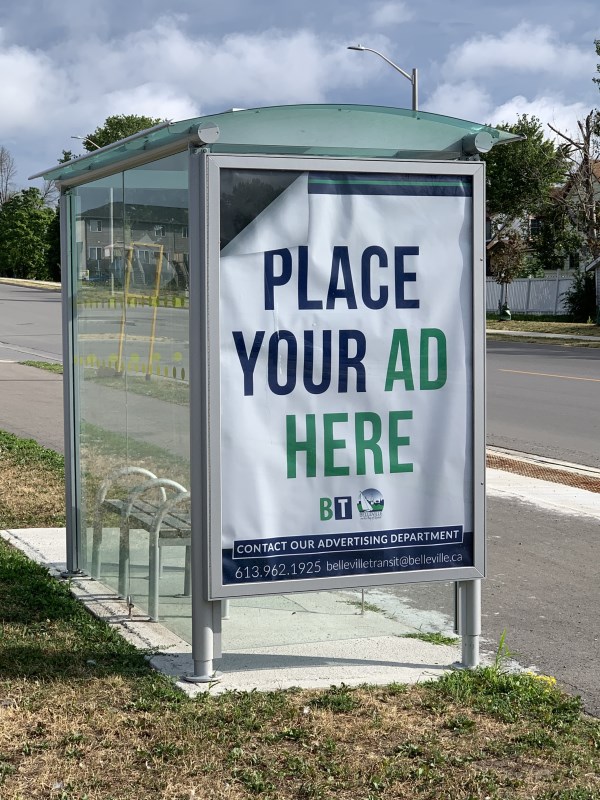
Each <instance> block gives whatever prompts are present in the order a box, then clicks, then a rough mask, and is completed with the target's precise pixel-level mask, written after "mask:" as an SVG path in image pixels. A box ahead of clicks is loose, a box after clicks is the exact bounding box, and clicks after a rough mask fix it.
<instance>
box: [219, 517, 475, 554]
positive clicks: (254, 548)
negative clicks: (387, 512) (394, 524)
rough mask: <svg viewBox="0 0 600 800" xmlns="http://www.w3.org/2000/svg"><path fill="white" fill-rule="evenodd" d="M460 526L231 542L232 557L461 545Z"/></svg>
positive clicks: (461, 530)
mask: <svg viewBox="0 0 600 800" xmlns="http://www.w3.org/2000/svg"><path fill="white" fill-rule="evenodd" d="M462 541H463V528H462V525H445V526H441V527H440V526H438V527H425V528H393V529H392V530H384V531H376V532H372V533H368V532H362V533H331V534H323V533H317V534H307V535H305V536H279V537H275V538H272V539H241V540H236V541H235V542H234V543H233V557H234V558H239V559H247V558H250V559H256V558H279V557H280V556H284V555H296V554H298V553H301V554H302V555H304V556H308V555H311V556H312V555H321V554H323V553H353V552H361V551H368V552H370V551H372V550H388V549H390V548H391V549H396V548H397V547H447V546H449V545H454V544H462Z"/></svg>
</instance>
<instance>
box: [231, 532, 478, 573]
mask: <svg viewBox="0 0 600 800" xmlns="http://www.w3.org/2000/svg"><path fill="white" fill-rule="evenodd" d="M222 557H223V584H224V585H236V586H239V585H243V584H254V583H272V582H278V581H294V580H312V579H313V578H339V577H347V576H356V575H383V574H395V573H402V572H414V571H415V570H439V569H453V568H456V569H459V568H461V567H472V566H473V564H474V557H473V532H472V531H465V533H464V538H463V541H462V542H461V543H460V544H453V545H449V546H448V545H446V546H441V547H410V548H405V547H402V548H400V547H398V548H394V549H389V550H381V549H373V550H368V551H363V552H361V553H322V554H319V555H316V554H313V555H306V554H298V555H294V556H290V555H284V556H281V557H279V558H269V559H265V558H249V559H246V558H244V559H235V558H233V552H232V550H231V549H224V550H223V552H222Z"/></svg>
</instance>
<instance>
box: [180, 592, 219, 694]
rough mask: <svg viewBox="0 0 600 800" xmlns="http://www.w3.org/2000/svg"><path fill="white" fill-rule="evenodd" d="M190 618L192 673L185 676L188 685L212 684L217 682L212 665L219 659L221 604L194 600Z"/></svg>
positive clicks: (216, 675) (216, 674)
mask: <svg viewBox="0 0 600 800" xmlns="http://www.w3.org/2000/svg"><path fill="white" fill-rule="evenodd" d="M194 612H195V613H194V616H193V617H192V629H193V630H192V658H193V660H194V672H193V674H192V675H186V676H185V680H186V681H188V682H189V683H212V682H213V681H215V680H218V677H219V675H218V673H217V672H216V670H215V668H214V664H213V660H214V659H215V658H221V602H220V601H210V600H204V599H199V598H196V603H195V607H194Z"/></svg>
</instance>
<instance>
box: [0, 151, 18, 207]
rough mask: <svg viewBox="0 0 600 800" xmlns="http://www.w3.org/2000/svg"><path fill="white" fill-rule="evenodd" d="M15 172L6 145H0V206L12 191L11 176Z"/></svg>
mask: <svg viewBox="0 0 600 800" xmlns="http://www.w3.org/2000/svg"><path fill="white" fill-rule="evenodd" d="M16 174H17V170H16V167H15V162H14V159H13V157H12V156H11V154H10V153H9V152H8V150H7V149H6V147H4V146H3V145H2V146H0V206H2V205H3V204H4V203H5V202H6V201H7V200H8V199H9V197H11V195H12V194H13V193H14V186H13V178H14V177H15V175H16Z"/></svg>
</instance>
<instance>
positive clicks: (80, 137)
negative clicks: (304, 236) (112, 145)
mask: <svg viewBox="0 0 600 800" xmlns="http://www.w3.org/2000/svg"><path fill="white" fill-rule="evenodd" d="M71 139H81V140H82V141H84V142H89V143H90V144H91V145H93V146H94V147H95V148H96V149H97V150H101V149H102V148H101V146H100V145H99V144H96V142H95V141H94V140H93V139H90V138H89V136H71Z"/></svg>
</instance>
